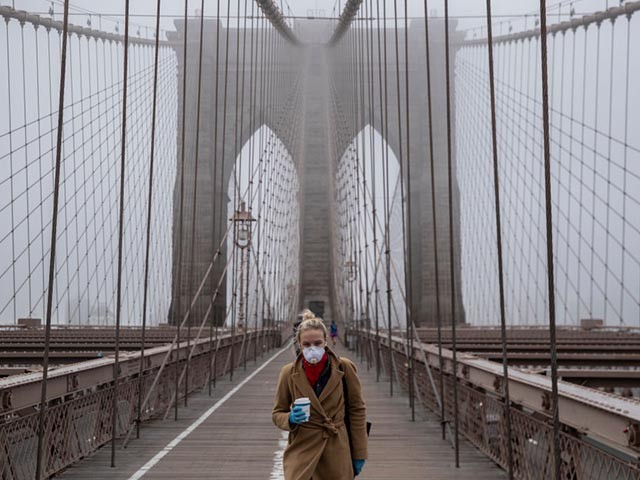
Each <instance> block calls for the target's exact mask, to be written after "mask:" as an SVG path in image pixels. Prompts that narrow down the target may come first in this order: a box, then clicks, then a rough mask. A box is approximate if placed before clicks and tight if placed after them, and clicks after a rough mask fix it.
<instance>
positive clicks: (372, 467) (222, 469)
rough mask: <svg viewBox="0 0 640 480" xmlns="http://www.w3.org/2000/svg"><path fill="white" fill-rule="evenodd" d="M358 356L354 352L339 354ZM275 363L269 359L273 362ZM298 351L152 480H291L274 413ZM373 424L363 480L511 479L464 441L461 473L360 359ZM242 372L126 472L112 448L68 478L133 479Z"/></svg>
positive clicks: (148, 435) (147, 446)
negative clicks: (282, 379)
mask: <svg viewBox="0 0 640 480" xmlns="http://www.w3.org/2000/svg"><path fill="white" fill-rule="evenodd" d="M339 352H340V354H345V355H346V356H348V357H350V358H351V357H352V354H351V353H347V352H344V351H343V350H341V349H340V350H339ZM269 357H270V355H269V356H265V359H266V358H269ZM291 359H292V354H291V350H287V351H286V352H284V353H283V354H281V355H280V356H279V357H278V358H277V359H276V360H274V361H273V362H272V363H271V364H270V365H268V366H267V367H266V368H264V369H263V370H262V371H261V372H260V373H258V374H257V375H256V376H255V377H254V378H252V379H251V380H250V381H249V382H248V383H247V384H245V385H244V386H243V387H242V388H241V389H240V390H238V391H237V393H236V394H235V395H233V396H232V397H231V398H230V399H229V400H228V401H227V402H226V403H225V404H223V405H222V406H221V407H220V408H219V409H218V410H217V411H216V412H215V413H213V414H212V415H211V416H210V417H209V418H208V419H207V420H205V421H204V422H203V423H202V424H201V425H200V426H199V427H198V428H196V429H195V430H194V431H193V432H192V433H191V434H190V435H189V436H187V437H186V438H185V439H184V440H183V441H182V442H181V443H180V444H179V445H177V446H176V447H175V448H174V449H173V450H172V451H171V452H170V453H169V454H167V455H166V456H165V457H164V458H163V459H162V460H161V461H160V462H159V463H158V464H156V465H155V466H154V467H153V468H152V469H151V470H150V471H149V472H148V473H147V475H146V476H145V477H144V478H145V479H169V478H171V479H174V478H183V479H194V480H195V479H211V478H219V479H272V480H277V479H281V478H283V477H282V476H281V473H280V468H279V466H278V459H279V458H281V455H282V449H283V448H284V446H285V445H286V441H285V440H284V439H285V438H286V434H285V437H283V434H282V432H280V431H279V430H277V429H276V428H275V427H274V426H273V424H272V423H271V407H272V402H273V396H274V393H275V387H276V381H277V378H278V373H279V370H280V368H281V367H282V365H284V364H285V363H287V362H289V361H291ZM356 364H357V365H358V368H359V371H360V375H361V378H362V382H363V387H364V392H365V397H366V401H367V408H368V417H369V419H370V420H371V421H372V422H373V424H374V426H373V431H372V435H371V438H370V452H369V454H370V459H369V460H368V461H367V464H366V466H365V470H364V472H363V474H362V475H361V476H360V477H359V478H360V479H362V480H367V479H369V480H374V479H384V480H388V479H391V478H402V479H425V478H426V479H443V480H444V479H449V478H451V479H463V480H464V479H469V480H471V479H473V480H484V479H487V480H488V479H496V478H503V477H504V472H502V471H501V470H500V469H499V468H498V467H496V466H495V465H494V464H493V463H492V462H491V461H490V460H488V459H487V458H486V457H485V456H484V455H483V454H482V453H480V452H479V451H477V450H476V449H475V448H473V447H472V446H471V445H470V444H468V443H467V442H464V441H462V442H461V459H462V465H461V468H460V469H456V468H455V467H454V465H453V450H452V449H451V447H450V445H449V443H448V442H444V441H442V440H441V439H440V427H439V423H438V422H437V421H436V419H435V418H434V417H433V416H431V415H430V414H426V413H421V414H420V416H419V418H418V420H417V421H416V422H411V421H410V412H409V408H408V402H407V399H406V396H405V395H403V394H399V395H396V396H394V397H393V398H391V397H389V394H388V383H385V382H381V383H376V382H375V376H374V375H375V374H374V372H373V371H370V372H367V369H366V367H365V366H364V365H362V364H361V363H360V362H358V361H357V360H356ZM251 367H252V365H250V368H249V369H248V370H249V371H248V372H243V371H242V370H240V371H237V374H236V376H235V378H234V382H233V383H231V382H229V381H227V380H225V381H223V382H220V383H219V384H218V388H217V389H216V391H215V395H214V396H213V397H211V398H210V397H208V395H207V394H206V392H205V393H200V394H197V395H195V396H194V397H193V398H192V399H191V400H190V405H189V407H188V408H186V409H185V408H181V409H180V417H181V418H180V420H179V421H178V422H174V421H171V420H169V421H166V422H159V421H157V422H152V423H150V424H149V425H146V426H144V428H143V429H142V438H141V439H140V440H133V441H132V442H131V443H130V446H129V447H128V448H127V449H126V450H121V449H119V450H118V467H117V468H114V469H112V468H110V466H109V458H110V451H109V448H102V449H101V450H100V451H98V452H97V453H96V454H94V455H93V456H92V457H90V458H87V459H85V460H83V461H81V462H79V463H78V464H77V465H75V466H73V467H71V468H70V469H68V470H67V471H66V472H64V473H63V474H62V475H60V478H62V479H69V480H72V479H87V478H91V479H92V480H101V479H110V480H111V479H126V478H128V477H129V476H130V475H131V474H133V473H134V472H135V471H137V470H138V469H139V468H140V467H141V466H142V465H144V464H145V463H146V462H147V461H148V460H149V459H150V458H152V457H153V456H154V455H155V454H156V453H157V452H158V451H159V450H160V449H162V448H163V447H164V446H165V445H167V444H168V443H169V442H170V441H171V440H173V439H174V438H175V437H176V436H177V435H178V434H180V433H181V432H182V431H183V430H184V429H185V428H187V426H189V425H190V424H191V423H193V421H194V420H196V419H197V418H198V417H199V416H200V415H201V414H202V413H203V412H204V411H205V410H207V409H208V408H209V407H210V406H211V405H213V404H214V403H215V402H216V401H217V400H219V399H220V398H222V397H223V396H224V395H225V394H226V393H228V392H229V391H230V390H231V389H232V388H234V386H235V385H237V384H238V383H239V382H241V381H242V380H243V378H245V377H246V375H248V374H249V373H250V372H251Z"/></svg>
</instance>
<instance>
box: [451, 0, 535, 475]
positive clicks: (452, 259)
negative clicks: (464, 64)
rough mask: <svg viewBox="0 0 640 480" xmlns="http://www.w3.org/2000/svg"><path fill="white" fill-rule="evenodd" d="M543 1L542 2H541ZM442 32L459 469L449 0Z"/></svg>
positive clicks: (454, 409)
mask: <svg viewBox="0 0 640 480" xmlns="http://www.w3.org/2000/svg"><path fill="white" fill-rule="evenodd" d="M542 1H544V0H542ZM444 12H445V13H444V16H445V20H444V32H445V78H446V91H447V95H446V97H447V177H448V178H447V180H448V191H449V262H450V265H449V268H450V269H449V275H450V277H451V339H452V342H453V348H452V354H453V356H452V360H453V364H452V381H453V412H454V415H453V418H454V429H453V430H454V445H455V463H456V468H460V441H459V431H458V428H459V418H458V417H459V415H458V359H457V345H456V279H455V270H456V269H455V251H454V236H453V235H454V228H453V222H454V219H453V160H452V137H453V132H452V129H451V116H452V113H451V78H450V77H451V70H450V66H449V64H450V58H449V0H444Z"/></svg>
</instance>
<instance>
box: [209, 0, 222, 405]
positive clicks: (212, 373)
mask: <svg viewBox="0 0 640 480" xmlns="http://www.w3.org/2000/svg"><path fill="white" fill-rule="evenodd" d="M215 75H216V80H215V94H214V103H213V109H214V118H213V188H212V195H211V261H212V262H213V259H214V258H215V257H216V254H219V253H220V250H219V249H220V248H221V246H222V245H221V243H220V242H221V241H222V232H221V231H220V230H218V232H219V237H220V238H218V239H216V188H218V147H219V145H218V106H219V102H218V100H219V95H218V92H219V90H218V86H219V84H220V0H217V2H216V68H215ZM222 183H223V180H222V177H221V178H220V185H222ZM220 188H222V187H220ZM218 208H221V207H220V205H218ZM216 244H217V245H218V249H215V248H213V247H214V246H215V245H216ZM221 275H222V273H221ZM214 285H215V282H214V277H212V278H211V298H213V296H214V295H215V291H216V289H215V288H214ZM216 313H217V310H216V307H215V305H213V316H212V319H211V323H212V325H213V323H216V326H215V328H216V351H215V353H214V354H213V359H211V349H212V346H211V345H210V346H209V396H211V393H212V392H211V384H212V382H213V386H214V387H215V386H216V374H217V358H218V347H219V342H218V341H217V338H218V325H217V321H218V318H217V317H218V316H217V315H216ZM210 336H211V335H210Z"/></svg>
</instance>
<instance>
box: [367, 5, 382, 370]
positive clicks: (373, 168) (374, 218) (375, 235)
mask: <svg viewBox="0 0 640 480" xmlns="http://www.w3.org/2000/svg"><path fill="white" fill-rule="evenodd" d="M376 7H377V14H378V18H377V23H376V26H377V30H376V35H377V36H376V40H377V44H378V59H379V55H380V3H379V0H376ZM369 10H370V12H371V15H370V20H371V44H372V47H371V109H370V112H369V116H370V118H371V129H372V132H371V178H372V181H371V196H372V202H371V214H372V215H371V217H372V223H373V252H374V264H375V265H376V268H374V272H373V292H374V310H375V313H374V315H375V331H376V334H375V351H374V354H375V357H376V382H379V381H380V319H379V315H380V311H379V310H380V309H379V302H378V300H379V295H380V289H379V288H378V267H377V266H378V264H379V262H378V259H379V255H380V252H379V250H378V232H377V226H378V209H377V206H378V202H377V199H376V181H377V179H376V153H375V152H376V143H375V125H376V123H375V88H374V87H375V74H374V61H375V57H374V44H373V35H374V26H373V18H374V17H373V0H370V7H369ZM378 75H380V71H378ZM378 87H379V88H381V87H382V84H381V83H380V82H379V86H378ZM379 101H380V103H381V104H382V95H380V98H379Z"/></svg>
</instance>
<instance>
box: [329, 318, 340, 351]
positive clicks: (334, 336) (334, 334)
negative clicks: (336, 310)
mask: <svg viewBox="0 0 640 480" xmlns="http://www.w3.org/2000/svg"><path fill="white" fill-rule="evenodd" d="M329 336H330V337H331V343H332V344H333V346H334V347H335V346H336V341H337V340H338V324H337V323H336V321H335V320H331V325H330V326H329Z"/></svg>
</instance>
